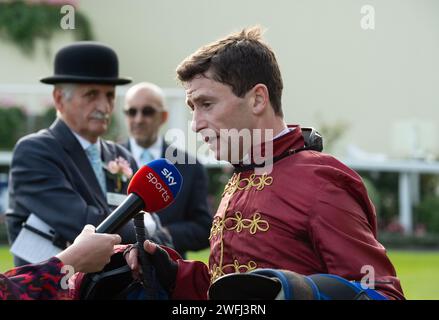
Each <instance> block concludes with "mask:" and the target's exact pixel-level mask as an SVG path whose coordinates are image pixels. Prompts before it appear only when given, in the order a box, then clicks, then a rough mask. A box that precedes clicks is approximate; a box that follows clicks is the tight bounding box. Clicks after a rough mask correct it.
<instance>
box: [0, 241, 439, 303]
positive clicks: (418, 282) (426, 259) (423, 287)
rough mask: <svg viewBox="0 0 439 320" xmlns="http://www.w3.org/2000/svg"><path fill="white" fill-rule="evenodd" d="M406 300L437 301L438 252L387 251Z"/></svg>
mask: <svg viewBox="0 0 439 320" xmlns="http://www.w3.org/2000/svg"><path fill="white" fill-rule="evenodd" d="M8 249H9V248H8V247H6V246H3V247H0V272H4V271H6V270H8V269H10V268H12V266H13V263H12V257H11V255H10V253H9V251H8ZM208 255H209V250H202V251H199V252H190V253H189V254H188V259H192V260H198V261H203V262H205V263H207V259H208ZM389 257H390V260H392V263H393V265H394V266H395V269H396V272H397V274H398V277H399V278H400V280H401V284H402V288H403V290H404V294H405V296H406V298H407V299H429V300H439V251H431V252H430V251H402V250H401V251H400V250H389Z"/></svg>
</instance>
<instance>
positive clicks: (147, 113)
mask: <svg viewBox="0 0 439 320" xmlns="http://www.w3.org/2000/svg"><path fill="white" fill-rule="evenodd" d="M123 112H124V113H125V114H126V115H127V116H128V117H131V118H134V117H135V116H136V115H137V112H141V113H142V116H143V117H153V116H154V115H155V114H156V113H157V112H159V111H157V109H155V108H153V107H151V106H145V107H143V108H142V109H136V108H132V107H131V108H128V109H125V110H124V111H123Z"/></svg>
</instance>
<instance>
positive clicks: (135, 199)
mask: <svg viewBox="0 0 439 320" xmlns="http://www.w3.org/2000/svg"><path fill="white" fill-rule="evenodd" d="M144 205H145V204H144V202H143V200H142V198H140V197H139V196H138V195H136V194H135V193H130V194H129V195H128V197H126V199H125V200H124V201H123V202H122V203H121V204H120V205H119V206H118V207H117V208H116V209H114V211H113V212H112V213H111V214H110V215H109V216H108V217H107V218H106V219H105V220H104V221H102V223H101V224H100V225H99V226H98V227H97V228H96V233H114V232H115V231H116V230H118V229H119V228H121V227H122V226H123V225H124V224H126V223H127V222H128V221H130V220H131V219H132V218H133V217H134V216H135V215H136V214H137V213H138V212H139V211H141V210H142V209H143V208H144Z"/></svg>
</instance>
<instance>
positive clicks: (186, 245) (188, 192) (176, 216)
mask: <svg viewBox="0 0 439 320" xmlns="http://www.w3.org/2000/svg"><path fill="white" fill-rule="evenodd" d="M124 113H125V117H126V122H127V126H128V129H129V132H130V138H129V140H128V141H127V142H126V143H125V144H123V145H124V146H125V147H126V148H127V149H128V150H129V151H131V153H132V154H133V157H134V158H135V160H136V161H137V164H138V166H139V167H141V166H143V165H145V164H147V163H148V162H150V161H152V160H155V159H157V158H164V157H165V154H166V149H167V148H168V147H169V145H168V144H167V143H166V142H165V141H164V139H163V137H162V136H160V135H159V130H160V128H161V126H162V125H163V124H164V123H165V122H166V120H167V119H168V111H167V108H166V105H165V97H164V93H163V91H162V89H161V88H160V87H158V86H157V85H155V84H152V83H147V82H142V83H139V84H136V85H134V86H133V87H131V88H130V89H129V90H128V91H127V94H126V97H125V107H124ZM189 157H190V156H189V155H188V154H187V153H185V157H184V160H185V161H184V162H182V163H179V162H177V163H175V165H176V167H177V168H178V170H179V171H180V173H181V174H182V176H183V186H182V190H181V191H180V193H179V195H178V197H177V199H176V200H175V202H174V203H173V204H172V205H171V206H169V207H168V208H166V209H164V210H163V211H161V212H160V219H159V218H158V216H157V215H155V214H153V215H152V219H153V220H154V221H155V222H156V225H158V226H159V228H158V230H163V231H164V232H165V233H169V235H170V236H171V237H172V239H173V244H174V247H175V249H176V250H177V251H178V252H179V253H180V254H183V255H184V254H185V252H186V251H196V250H201V249H203V248H206V247H208V245H209V241H208V237H209V232H210V227H211V221H212V217H211V215H210V213H209V209H208V208H209V207H208V204H207V184H208V181H207V174H206V171H205V169H204V167H203V166H202V165H201V164H200V163H199V162H197V161H195V160H194V159H192V160H191V161H189ZM169 160H171V161H172V159H169ZM145 218H146V219H148V217H147V216H146V217H145ZM161 224H162V225H163V226H164V228H160V225H161ZM152 228H154V227H152ZM148 230H149V231H150V230H151V228H148ZM150 232H151V231H150ZM157 236H159V237H160V235H157ZM162 240H163V239H162ZM162 242H163V241H162Z"/></svg>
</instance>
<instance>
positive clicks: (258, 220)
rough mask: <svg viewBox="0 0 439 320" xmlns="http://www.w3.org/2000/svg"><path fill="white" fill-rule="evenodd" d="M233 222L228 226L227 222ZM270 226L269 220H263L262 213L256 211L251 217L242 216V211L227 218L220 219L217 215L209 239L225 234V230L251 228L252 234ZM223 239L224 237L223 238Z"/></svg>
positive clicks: (265, 229) (266, 229)
mask: <svg viewBox="0 0 439 320" xmlns="http://www.w3.org/2000/svg"><path fill="white" fill-rule="evenodd" d="M229 222H232V224H231V225H229V226H227V223H229ZM269 228H270V225H269V224H268V221H267V220H263V219H262V217H261V214H260V213H259V212H256V213H254V214H253V216H252V217H251V218H250V219H244V218H242V213H241V212H240V211H236V212H235V216H234V217H227V218H226V219H220V218H219V217H215V218H214V219H213V223H212V228H211V229H210V236H209V240H210V239H212V238H213V237H214V236H216V235H217V234H221V235H222V234H223V230H224V229H225V230H227V231H233V230H235V231H236V232H238V233H240V232H241V231H242V230H243V229H249V232H250V234H255V233H256V232H257V231H262V232H266V231H268V229H269ZM221 241H222V239H221Z"/></svg>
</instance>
